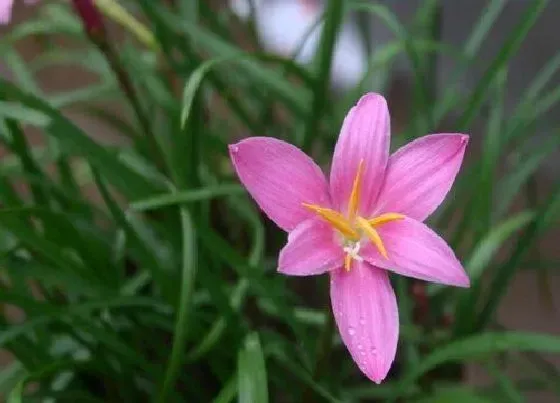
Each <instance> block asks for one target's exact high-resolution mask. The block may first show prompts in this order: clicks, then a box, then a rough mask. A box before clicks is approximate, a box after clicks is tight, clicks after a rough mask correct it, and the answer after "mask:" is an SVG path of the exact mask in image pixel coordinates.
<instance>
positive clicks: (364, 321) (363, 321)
mask: <svg viewBox="0 0 560 403" xmlns="http://www.w3.org/2000/svg"><path fill="white" fill-rule="evenodd" d="M360 325H362V326H365V325H366V320H365V319H364V318H360Z"/></svg>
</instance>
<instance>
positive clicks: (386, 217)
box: [368, 213, 404, 227]
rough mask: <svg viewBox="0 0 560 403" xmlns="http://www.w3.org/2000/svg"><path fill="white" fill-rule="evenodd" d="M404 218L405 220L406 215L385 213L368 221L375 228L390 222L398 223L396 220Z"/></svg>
mask: <svg viewBox="0 0 560 403" xmlns="http://www.w3.org/2000/svg"><path fill="white" fill-rule="evenodd" d="M403 218H404V215H402V214H398V213H385V214H381V215H378V216H377V217H374V218H370V219H369V220H368V223H369V224H370V225H371V226H372V227H375V226H376V225H381V224H386V223H388V222H391V221H396V220H402V219H403Z"/></svg>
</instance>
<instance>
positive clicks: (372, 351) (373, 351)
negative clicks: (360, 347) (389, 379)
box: [370, 347, 377, 355]
mask: <svg viewBox="0 0 560 403" xmlns="http://www.w3.org/2000/svg"><path fill="white" fill-rule="evenodd" d="M370 353H372V354H373V355H377V349H376V348H375V347H372V348H371V350H370Z"/></svg>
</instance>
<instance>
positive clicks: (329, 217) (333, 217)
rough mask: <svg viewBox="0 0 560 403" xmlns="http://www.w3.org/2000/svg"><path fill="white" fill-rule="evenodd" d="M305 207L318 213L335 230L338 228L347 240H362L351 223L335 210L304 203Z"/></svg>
mask: <svg viewBox="0 0 560 403" xmlns="http://www.w3.org/2000/svg"><path fill="white" fill-rule="evenodd" d="M303 206H304V207H306V208H308V209H309V210H311V211H313V212H314V213H317V214H318V215H319V216H321V218H323V219H324V220H326V221H327V222H328V223H329V224H331V225H332V226H333V227H334V228H336V229H337V230H338V231H340V233H341V234H342V235H344V236H345V237H346V238H348V239H351V240H358V239H360V234H358V232H357V231H356V230H355V229H354V228H352V226H351V225H350V223H349V222H348V220H347V219H346V218H344V216H343V215H342V214H340V213H338V212H336V211H334V210H331V209H328V208H324V207H320V206H317V205H315V204H307V203H303Z"/></svg>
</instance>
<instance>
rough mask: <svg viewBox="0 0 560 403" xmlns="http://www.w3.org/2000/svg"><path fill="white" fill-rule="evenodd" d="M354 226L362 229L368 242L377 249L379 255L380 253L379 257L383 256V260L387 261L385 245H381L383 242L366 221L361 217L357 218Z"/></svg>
mask: <svg viewBox="0 0 560 403" xmlns="http://www.w3.org/2000/svg"><path fill="white" fill-rule="evenodd" d="M356 224H357V225H358V226H359V227H360V228H361V229H362V231H363V232H364V234H366V235H367V237H368V238H369V240H370V241H371V242H372V243H373V244H374V245H375V246H376V247H377V249H378V250H379V253H381V256H383V257H384V258H385V259H388V256H387V250H386V249H385V245H383V241H382V240H381V237H380V236H379V234H378V233H377V231H376V230H375V229H374V228H373V227H372V226H371V224H370V223H369V222H368V220H366V219H365V218H362V217H357V218H356Z"/></svg>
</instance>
